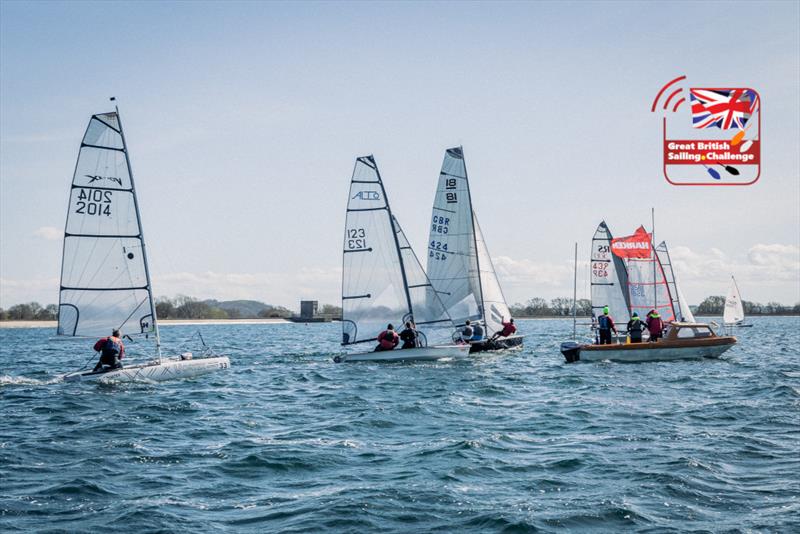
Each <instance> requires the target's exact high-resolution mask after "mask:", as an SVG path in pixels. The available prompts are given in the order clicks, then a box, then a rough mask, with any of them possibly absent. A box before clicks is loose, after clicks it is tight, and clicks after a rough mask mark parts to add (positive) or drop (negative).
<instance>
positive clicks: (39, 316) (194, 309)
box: [0, 295, 800, 321]
mask: <svg viewBox="0 0 800 534" xmlns="http://www.w3.org/2000/svg"><path fill="white" fill-rule="evenodd" d="M576 304H577V306H576V307H577V315H578V316H580V317H590V316H591V313H592V303H591V301H589V300H588V299H578V301H577V303H576ZM742 304H743V306H744V313H745V315H750V316H752V315H800V303H797V304H795V305H794V306H786V305H783V304H780V303H778V302H768V303H766V304H761V303H758V302H750V301H747V300H745V301H742ZM509 308H510V310H511V315H513V316H514V317H570V316H572V299H571V298H568V297H558V298H554V299H551V300H550V301H547V300H545V299H543V298H539V297H534V298H532V299H529V300H528V301H527V302H526V303H524V304H522V303H516V304H513V305H511V306H509ZM724 308H725V297H723V296H720V295H715V296H711V297H707V298H706V299H705V300H703V302H701V303H700V304H699V305H698V306H691V309H692V312H693V313H695V314H697V315H710V316H722V311H723V309H724ZM156 314H157V316H158V318H159V319H263V318H284V319H286V318H289V317H292V316H294V315H295V313H294V312H293V311H292V310H289V309H287V308H284V307H283V306H273V305H271V304H265V303H263V302H259V301H256V300H231V301H217V300H211V299H207V300H199V299H196V298H193V297H186V296H182V295H181V296H177V297H175V298H168V297H161V298H159V299H157V300H156ZM318 315H320V316H324V317H331V318H336V317H341V316H342V309H341V308H340V307H339V306H333V305H331V304H324V305H322V306H321V307H320V309H319V312H318ZM612 315H613V311H612ZM56 319H58V306H57V305H56V304H48V305H47V306H42V305H41V304H39V303H38V302H28V303H24V304H16V305H14V306H11V307H10V308H8V309H7V310H6V309H3V308H0V321H55V320H56Z"/></svg>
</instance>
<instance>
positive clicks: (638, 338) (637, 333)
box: [628, 319, 645, 343]
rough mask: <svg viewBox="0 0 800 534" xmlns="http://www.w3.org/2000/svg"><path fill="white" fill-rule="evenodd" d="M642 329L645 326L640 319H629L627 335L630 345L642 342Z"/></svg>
mask: <svg viewBox="0 0 800 534" xmlns="http://www.w3.org/2000/svg"><path fill="white" fill-rule="evenodd" d="M644 328H645V325H644V323H643V322H642V321H641V320H640V319H631V320H630V321H628V334H630V336H631V343H641V342H642V330H643V329H644Z"/></svg>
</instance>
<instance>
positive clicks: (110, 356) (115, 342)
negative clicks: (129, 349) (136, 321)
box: [92, 329, 125, 373]
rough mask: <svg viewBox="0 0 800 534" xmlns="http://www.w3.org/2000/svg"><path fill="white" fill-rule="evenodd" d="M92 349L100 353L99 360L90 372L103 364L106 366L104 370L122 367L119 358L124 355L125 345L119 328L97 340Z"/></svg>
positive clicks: (99, 368)
mask: <svg viewBox="0 0 800 534" xmlns="http://www.w3.org/2000/svg"><path fill="white" fill-rule="evenodd" d="M94 350H95V351H97V352H99V353H100V360H99V361H98V362H97V365H95V366H94V370H93V371H92V372H94V373H96V372H97V371H100V370H101V369H102V368H103V367H104V366H105V367H108V369H106V370H111V369H121V368H122V362H120V360H121V359H122V358H123V357H124V356H125V345H124V344H123V343H122V337H121V336H120V333H119V330H116V329H115V330H114V331H113V332H112V333H111V335H110V336H108V337H104V338H101V339H99V340H97V343H95V344H94Z"/></svg>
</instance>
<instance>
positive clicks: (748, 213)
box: [0, 1, 800, 309]
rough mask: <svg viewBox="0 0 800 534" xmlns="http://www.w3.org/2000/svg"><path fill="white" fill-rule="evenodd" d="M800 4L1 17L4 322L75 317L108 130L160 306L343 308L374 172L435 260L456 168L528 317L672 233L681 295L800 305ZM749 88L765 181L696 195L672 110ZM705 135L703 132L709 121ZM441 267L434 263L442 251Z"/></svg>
mask: <svg viewBox="0 0 800 534" xmlns="http://www.w3.org/2000/svg"><path fill="white" fill-rule="evenodd" d="M799 28H800V4H798V3H797V2H774V3H769V2H765V3H760V4H758V8H754V7H753V6H752V5H750V4H744V3H742V4H736V3H733V4H730V3H701V2H692V3H689V2H677V3H669V2H661V3H649V2H648V3H636V2H617V3H604V2H578V3H565V2H535V3H534V2H532V3H497V2H493V3H480V2H476V3H466V2H457V3H448V2H438V3H434V2H420V3H415V2H402V3H391V2H376V3H367V2H353V3H341V2H340V3H337V2H324V3H315V2H297V3H279V2H263V3H261V2H242V3H237V2H224V3H216V2H184V3H172V2H158V3H157V2H69V3H67V2H55V3H51V2H44V1H40V2H9V1H2V2H0V307H5V308H7V307H9V306H11V305H13V304H17V303H20V302H27V301H32V300H35V301H38V302H40V303H42V304H47V303H54V302H58V287H59V273H60V268H61V265H60V264H61V247H62V238H63V228H64V218H65V215H66V206H67V202H68V194H69V184H70V182H71V179H72V172H73V169H74V165H75V158H76V157H77V151H78V147H79V144H80V140H81V138H82V136H83V132H84V129H85V128H86V123H87V121H88V119H89V117H90V116H91V115H92V114H93V113H100V112H105V111H109V110H111V109H112V108H111V104H110V103H109V101H108V97H110V96H112V95H113V96H116V97H117V103H118V105H119V107H120V113H121V116H122V119H123V121H124V125H125V133H126V138H127V141H128V147H129V150H130V157H131V163H132V166H133V171H134V174H135V177H136V186H137V191H138V195H139V202H140V205H141V212H142V223H143V228H144V231H145V237H146V241H147V247H148V251H149V252H148V256H149V258H150V264H151V272H152V278H153V287H154V291H155V294H156V296H157V297H158V296H175V295H178V294H183V295H190V296H195V297H200V298H216V299H234V298H250V299H255V300H261V301H264V302H268V303H272V304H278V305H284V306H288V307H290V308H293V309H297V308H298V307H299V304H298V301H299V300H300V299H307V298H310V299H315V300H319V301H321V302H325V303H333V304H336V303H338V302H339V299H340V291H341V262H342V258H341V256H342V248H341V247H342V239H343V233H342V229H343V227H344V216H345V207H346V203H347V198H346V195H347V191H348V186H349V180H350V175H351V172H352V169H353V163H354V160H355V158H356V157H357V156H360V155H365V154H374V155H375V158H376V161H377V163H378V165H379V168H380V170H381V175H382V176H383V179H384V183H385V186H386V189H387V193H388V196H389V199H390V201H391V204H392V209H393V211H394V213H395V215H396V216H397V217H398V219H399V220H400V222H401V224H402V225H403V228H404V230H405V231H406V234H407V236H408V238H409V240H410V241H411V243H412V245H413V246H414V247H415V248H416V249H417V252H418V254H420V253H421V252H424V251H425V247H426V242H427V237H428V236H427V232H428V223H429V219H430V216H431V205H432V202H433V197H434V192H435V188H436V181H437V179H438V173H439V168H440V166H441V162H442V158H443V155H444V150H445V149H446V148H448V147H452V146H458V145H463V147H464V153H465V158H466V163H467V168H468V170H469V176H470V185H471V189H472V195H473V205H474V207H475V210H476V213H478V215H479V217H480V221H481V228H482V230H483V232H484V235H485V237H486V240H487V243H488V246H489V250H490V252H491V255H492V257H493V259H494V262H495V267H496V270H497V272H498V275H499V278H500V282H501V285H502V286H503V289H504V291H505V293H506V297H507V300H508V301H509V302H510V303H513V302H522V301H525V300H527V299H528V298H531V297H535V296H538V297H544V298H554V297H558V296H569V295H571V293H572V278H573V247H574V243H575V242H577V243H578V247H579V259H580V263H581V265H580V268H579V276H578V278H579V297H588V268H587V264H586V262H587V260H588V254H589V249H590V244H591V243H590V240H591V237H592V235H593V233H594V231H595V228H596V227H597V224H598V223H599V222H600V221H601V220H605V221H607V223H608V224H609V226H610V227H611V229H612V231H613V232H614V234H615V235H625V234H629V233H633V231H634V230H635V229H636V227H638V226H639V225H640V224H646V225H647V227H648V229H649V227H650V210H651V207H652V208H655V214H656V228H655V230H656V240H657V241H661V240H662V239H664V240H666V241H667V242H668V243H669V245H670V250H671V254H672V257H673V261H674V263H675V265H676V269H677V274H678V277H679V280H680V281H681V285H682V288H683V292H684V293H685V294H686V297H687V299H688V300H689V302H691V303H693V304H697V303H699V302H700V300H702V299H703V298H704V297H706V296H708V295H724V294H725V293H726V291H727V287H728V284H729V281H730V275H731V274H733V275H735V276H736V279H737V281H738V284H739V287H740V289H741V292H742V297H743V298H744V299H745V300H751V301H760V302H767V301H778V302H781V303H784V304H794V303H796V302H800V149H798V147H800V133H799V132H800V129H799V128H798V125H799V124H800V30H799ZM679 75H686V76H687V80H688V81H689V82H691V83H690V85H692V86H695V85H699V86H703V85H705V86H748V87H753V88H755V89H757V90H758V91H759V93H760V95H761V100H762V113H763V115H762V130H763V131H764V134H765V135H764V136H763V137H762V140H763V145H762V160H763V170H762V174H761V178H760V180H759V181H758V182H757V183H756V184H754V185H752V186H749V187H675V186H672V185H669V184H668V183H667V182H666V181H665V179H664V177H663V175H662V171H661V130H660V128H661V122H660V120H661V119H660V116H659V115H657V114H653V113H651V112H650V105H651V103H652V100H653V98H654V97H655V95H656V93H657V92H658V90H659V89H660V88H661V87H662V85H664V83H666V82H667V81H669V80H671V79H673V78H675V77H677V76H679ZM687 120H688V118H687ZM420 255H422V254H420Z"/></svg>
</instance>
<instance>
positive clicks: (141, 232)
mask: <svg viewBox="0 0 800 534" xmlns="http://www.w3.org/2000/svg"><path fill="white" fill-rule="evenodd" d="M115 100H116V98H115V97H113V96H112V97H111V101H112V102H113V101H115ZM114 110H115V111H116V113H117V121H118V122H119V135H120V137H121V138H122V149H123V150H124V151H125V163H126V164H127V165H128V176H130V178H131V190H132V191H133V208H134V210H135V211H136V219H137V222H138V223H139V238H140V239H141V241H142V259H143V261H144V275H145V277H146V278H147V299H148V300H149V301H150V313H151V314H152V317H153V330H154V331H155V336H156V352H157V354H158V362H159V363H161V336H160V335H159V333H158V319H157V318H156V305H155V303H154V302H153V284H152V281H151V280H150V264H149V263H148V261H147V248H146V247H145V244H144V228H143V227H142V216H141V214H140V213H139V199H138V198H137V195H136V185H135V184H134V181H133V169H131V159H130V157H129V156H128V144H127V142H126V141H125V130H124V129H123V128H122V118H121V117H120V116H119V106H117V105H114Z"/></svg>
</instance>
